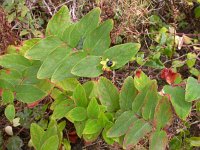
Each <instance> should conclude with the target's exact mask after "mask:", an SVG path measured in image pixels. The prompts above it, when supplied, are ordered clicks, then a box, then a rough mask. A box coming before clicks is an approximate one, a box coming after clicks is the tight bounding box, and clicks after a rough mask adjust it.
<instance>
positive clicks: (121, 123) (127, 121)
mask: <svg viewBox="0 0 200 150" xmlns="http://www.w3.org/2000/svg"><path fill="white" fill-rule="evenodd" d="M136 120H137V118H136V117H135V116H134V113H133V112H132V111H125V112H124V113H122V114H121V115H120V116H119V117H118V118H117V120H116V121H115V123H114V125H113V126H112V127H111V128H110V129H109V130H108V132H107V136H108V137H110V138H111V137H120V136H122V135H124V134H125V133H126V132H127V130H128V129H129V127H130V125H131V124H132V123H134V122H135V121H136Z"/></svg>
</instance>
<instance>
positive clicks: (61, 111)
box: [52, 99, 74, 119]
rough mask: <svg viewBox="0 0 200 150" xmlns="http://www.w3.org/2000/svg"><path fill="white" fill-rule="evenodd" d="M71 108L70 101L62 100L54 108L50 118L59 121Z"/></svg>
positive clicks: (72, 105) (71, 103)
mask: <svg viewBox="0 0 200 150" xmlns="http://www.w3.org/2000/svg"><path fill="white" fill-rule="evenodd" d="M73 108H74V102H73V101H72V100H71V99H67V100H63V101H62V102H60V103H58V104H57V105H56V106H55V108H54V111H53V115H52V117H53V118H55V119H61V118H63V117H65V116H66V115H67V113H68V112H69V111H70V110H72V109H73Z"/></svg>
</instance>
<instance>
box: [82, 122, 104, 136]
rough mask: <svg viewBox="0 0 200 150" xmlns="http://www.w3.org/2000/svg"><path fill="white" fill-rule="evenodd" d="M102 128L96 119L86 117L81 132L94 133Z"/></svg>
mask: <svg viewBox="0 0 200 150" xmlns="http://www.w3.org/2000/svg"><path fill="white" fill-rule="evenodd" d="M101 130H102V127H101V125H100V123H99V122H98V120H97V119H88V120H87V121H86V124H85V128H84V130H83V134H95V133H98V132H100V131H101Z"/></svg>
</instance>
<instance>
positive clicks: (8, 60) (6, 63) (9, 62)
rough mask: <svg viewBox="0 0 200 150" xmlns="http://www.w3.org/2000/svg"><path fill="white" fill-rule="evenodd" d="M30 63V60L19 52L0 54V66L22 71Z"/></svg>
mask: <svg viewBox="0 0 200 150" xmlns="http://www.w3.org/2000/svg"><path fill="white" fill-rule="evenodd" d="M30 65H31V63H30V61H29V60H28V59H26V58H24V57H23V56H21V55H19V54H6V55H1V56H0V66H2V67H5V68H9V69H15V70H19V71H23V70H25V69H26V68H27V67H29V66H30Z"/></svg>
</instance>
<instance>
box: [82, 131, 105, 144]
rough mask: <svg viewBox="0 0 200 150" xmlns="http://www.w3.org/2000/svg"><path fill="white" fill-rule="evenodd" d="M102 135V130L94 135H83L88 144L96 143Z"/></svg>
mask: <svg viewBox="0 0 200 150" xmlns="http://www.w3.org/2000/svg"><path fill="white" fill-rule="evenodd" d="M100 133H101V130H100V131H99V132H97V133H94V134H83V139H84V140H85V141H86V142H94V141H96V140H97V138H98V137H99V135H100Z"/></svg>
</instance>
